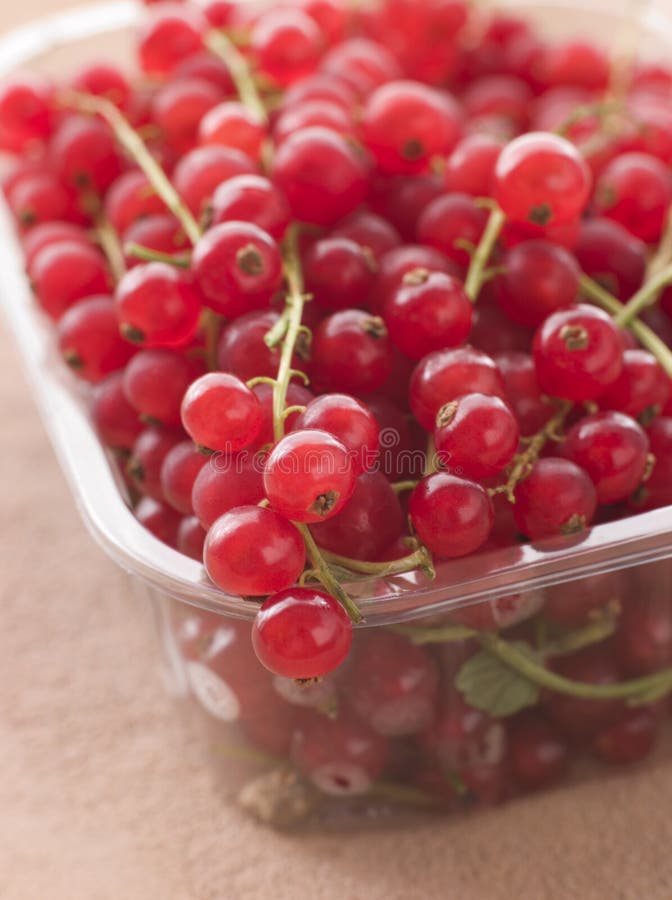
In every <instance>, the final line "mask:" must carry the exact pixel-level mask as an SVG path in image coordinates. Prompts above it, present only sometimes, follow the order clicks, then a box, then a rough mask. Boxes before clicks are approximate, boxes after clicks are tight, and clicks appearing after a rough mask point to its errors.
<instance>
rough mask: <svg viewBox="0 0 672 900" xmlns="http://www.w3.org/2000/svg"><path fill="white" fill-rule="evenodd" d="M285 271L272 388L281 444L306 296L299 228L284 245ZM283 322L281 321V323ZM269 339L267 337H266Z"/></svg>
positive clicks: (276, 433) (292, 229) (275, 425)
mask: <svg viewBox="0 0 672 900" xmlns="http://www.w3.org/2000/svg"><path fill="white" fill-rule="evenodd" d="M283 251H284V254H283V255H284V271H285V279H286V281H287V298H286V305H285V312H284V313H283V317H282V319H284V321H285V322H286V325H283V327H284V328H285V332H284V339H282V340H283V344H282V353H281V355H280V365H279V366H278V376H277V378H276V380H275V385H274V387H273V434H274V437H275V440H276V441H279V440H280V438H282V437H283V435H284V433H285V419H284V412H285V407H286V405H287V389H288V387H289V382H290V379H291V377H292V371H293V370H292V357H293V356H294V351H295V349H296V343H297V340H298V338H299V335H300V334H301V330H302V327H303V326H302V325H301V319H302V317H303V307H304V304H305V302H306V295H305V293H304V289H303V273H302V271H301V261H300V258H299V249H298V227H297V226H296V225H292V226H291V227H290V229H289V231H288V233H287V237H286V238H285V242H284V245H283ZM282 319H281V321H282ZM267 337H268V335H267Z"/></svg>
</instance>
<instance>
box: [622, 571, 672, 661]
mask: <svg viewBox="0 0 672 900" xmlns="http://www.w3.org/2000/svg"><path fill="white" fill-rule="evenodd" d="M647 588H648V590H647V591H646V592H643V593H642V594H637V595H635V596H630V597H628V598H626V599H625V602H624V603H623V610H622V613H621V617H620V619H619V623H618V630H617V632H616V654H617V658H618V662H619V664H620V666H621V668H622V669H623V670H624V671H625V672H626V673H627V674H628V675H629V676H630V677H633V678H636V677H638V676H640V675H651V674H653V673H654V672H659V671H661V670H662V669H666V668H668V667H669V666H670V665H672V600H671V599H670V596H669V594H668V592H667V591H666V588H665V587H664V586H663V585H662V584H660V585H653V586H651V585H647Z"/></svg>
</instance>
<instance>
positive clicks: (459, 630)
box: [388, 625, 478, 646]
mask: <svg viewBox="0 0 672 900" xmlns="http://www.w3.org/2000/svg"><path fill="white" fill-rule="evenodd" d="M388 631H392V632H394V633H395V634H400V635H402V636H403V637H407V638H410V640H411V641H412V642H413V643H414V644H418V645H420V646H422V645H423V644H452V643H456V642H458V641H468V640H469V639H470V638H474V637H476V636H477V635H478V632H477V631H474V630H473V628H467V627H466V626H465V625H444V626H441V627H439V628H424V627H423V626H421V625H390V626H389V627H388Z"/></svg>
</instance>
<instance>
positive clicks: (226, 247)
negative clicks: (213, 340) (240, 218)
mask: <svg viewBox="0 0 672 900" xmlns="http://www.w3.org/2000/svg"><path fill="white" fill-rule="evenodd" d="M193 271H194V277H195V278H196V281H197V282H198V285H199V287H200V289H201V290H202V291H203V294H204V295H205V297H207V299H208V302H209V304H210V305H211V306H212V307H213V309H215V310H216V311H217V312H219V313H221V314H222V315H225V316H227V317H228V318H235V317H236V316H239V315H240V314H241V313H244V312H249V311H250V310H252V309H260V308H262V307H264V306H267V305H268V303H269V301H270V299H271V297H272V296H273V294H274V293H275V291H276V290H277V289H278V288H279V287H280V284H281V283H282V259H281V256H280V250H279V248H278V245H277V244H276V242H275V241H274V240H273V238H272V237H271V236H270V234H267V233H266V232H265V231H262V230H261V228H258V227H257V226H256V225H251V224H250V223H248V222H227V223H225V224H224V225H217V226H216V227H215V228H212V229H211V230H210V231H208V232H206V233H205V235H204V236H203V237H202V238H201V240H200V241H199V242H198V244H197V245H196V248H195V250H194V256H193Z"/></svg>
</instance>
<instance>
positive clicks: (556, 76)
mask: <svg viewBox="0 0 672 900" xmlns="http://www.w3.org/2000/svg"><path fill="white" fill-rule="evenodd" d="M537 69H538V71H537V76H538V78H539V80H540V81H541V83H542V84H544V85H546V86H548V87H553V86H554V85H576V86H577V87H583V88H587V89H588V90H591V91H603V90H604V89H605V88H606V87H607V85H608V84H609V76H610V62H609V59H608V57H607V55H606V53H605V52H604V51H603V50H601V49H600V48H599V47H596V46H595V45H594V44H589V43H588V42H587V41H568V42H567V43H561V44H556V45H554V46H551V47H548V48H547V49H546V50H545V52H544V54H543V56H542V57H541V58H540V60H539V65H538V67H537Z"/></svg>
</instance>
